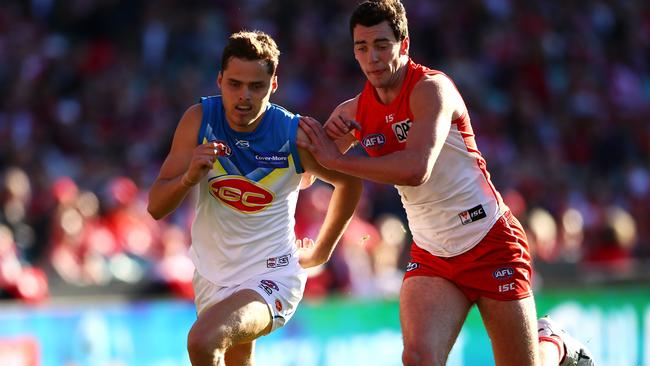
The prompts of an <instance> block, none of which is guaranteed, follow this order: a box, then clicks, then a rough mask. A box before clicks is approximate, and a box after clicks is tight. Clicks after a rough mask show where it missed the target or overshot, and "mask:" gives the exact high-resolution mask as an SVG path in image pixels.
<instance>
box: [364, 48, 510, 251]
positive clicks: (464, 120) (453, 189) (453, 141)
mask: <svg viewBox="0 0 650 366" xmlns="http://www.w3.org/2000/svg"><path fill="white" fill-rule="evenodd" d="M435 74H442V72H440V71H437V70H432V69H428V68H426V67H424V66H422V65H418V64H415V63H414V62H413V61H412V60H409V63H408V70H407V72H406V76H405V78H404V83H403V85H402V89H401V90H400V93H399V95H398V96H397V97H396V98H395V99H394V100H393V101H392V102H391V103H390V104H383V103H382V102H381V101H380V100H379V99H378V98H377V95H376V92H375V89H374V88H373V86H372V85H371V84H370V83H369V82H366V85H365V87H364V89H363V91H362V92H361V94H360V96H359V100H358V104H357V113H356V119H357V121H358V122H359V123H360V124H361V127H362V129H361V131H355V136H356V138H357V139H358V140H359V141H360V143H361V144H362V145H363V147H364V148H365V150H366V152H367V153H368V155H370V156H371V157H376V156H383V155H386V154H390V153H392V152H395V151H400V150H403V149H404V148H405V147H406V144H407V137H408V132H409V129H410V127H411V123H412V121H413V113H412V112H411V109H410V105H409V99H410V95H411V92H412V91H413V87H414V86H415V84H416V83H417V82H418V81H419V80H420V79H421V78H422V77H423V76H425V75H435ZM443 75H444V74H443ZM417 123H428V122H422V121H420V122H417ZM386 174H390V171H387V172H386ZM396 188H397V190H398V192H399V194H400V196H401V199H402V204H403V205H404V209H405V210H406V214H407V217H408V221H409V228H410V229H411V233H412V234H413V241H414V242H415V243H416V244H417V245H418V246H420V247H421V248H423V249H425V250H427V251H429V252H430V253H431V254H433V255H437V256H442V257H451V256H455V255H458V254H461V253H463V252H466V251H468V250H469V249H471V248H472V247H474V246H475V245H476V244H477V243H478V242H479V241H480V240H481V239H482V238H483V237H484V236H485V235H486V234H487V232H488V231H489V230H490V228H491V227H492V225H494V223H495V222H496V220H497V219H498V218H499V217H500V216H501V215H502V214H503V213H504V212H505V211H506V210H507V206H506V205H505V204H504V203H503V200H502V199H501V195H500V194H499V192H497V191H496V189H495V188H494V186H493V184H492V182H491V181H490V174H489V173H488V171H487V169H486V162H485V159H484V158H483V157H482V156H481V153H480V151H479V150H478V148H477V146H476V141H475V139H474V132H473V130H472V126H471V124H470V119H469V115H468V114H467V113H466V112H465V113H464V114H463V115H462V116H461V117H459V118H457V119H455V120H454V121H452V122H451V129H450V131H449V135H448V136H447V138H446V140H445V144H444V146H443V147H442V150H441V152H440V155H439V156H438V159H437V160H436V162H435V165H434V167H433V171H432V173H431V176H430V177H429V179H428V180H427V181H426V182H424V183H423V184H422V185H420V186H417V187H412V186H396Z"/></svg>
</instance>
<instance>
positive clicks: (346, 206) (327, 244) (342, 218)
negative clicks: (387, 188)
mask: <svg viewBox="0 0 650 366" xmlns="http://www.w3.org/2000/svg"><path fill="white" fill-rule="evenodd" d="M306 139H307V137H306V136H305V134H304V132H302V131H301V130H298V138H297V140H298V141H305V140H306ZM298 154H299V155H300V161H301V162H302V166H303V168H304V169H305V171H306V172H307V173H309V174H312V175H314V176H316V177H317V178H319V179H321V180H323V181H325V182H327V183H329V184H331V185H333V186H334V192H333V193H332V198H331V199H330V203H329V206H328V208H327V214H326V216H325V220H324V221H323V224H322V225H321V228H320V231H319V232H318V237H317V238H316V241H315V245H314V248H313V250H310V251H303V252H302V253H301V257H300V265H301V266H302V267H303V268H308V267H313V266H317V265H319V264H323V263H325V262H327V261H328V260H329V258H330V256H331V255H332V252H333V251H334V248H335V246H336V243H337V242H338V241H339V239H341V236H342V235H343V232H344V231H345V229H346V228H347V226H348V224H349V222H350V219H351V218H352V215H353V214H354V210H355V208H356V206H357V202H359V198H361V192H362V190H363V188H362V184H361V180H360V179H358V178H355V177H352V176H349V175H345V174H343V173H340V172H337V171H333V170H329V169H325V168H324V167H322V166H321V165H320V164H318V162H317V161H316V160H315V159H314V157H313V156H312V155H311V154H310V153H309V151H306V150H304V149H302V148H299V149H298Z"/></svg>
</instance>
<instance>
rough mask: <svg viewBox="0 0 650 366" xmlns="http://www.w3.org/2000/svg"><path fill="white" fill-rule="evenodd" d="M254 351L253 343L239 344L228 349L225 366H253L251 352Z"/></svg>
mask: <svg viewBox="0 0 650 366" xmlns="http://www.w3.org/2000/svg"><path fill="white" fill-rule="evenodd" d="M254 349H255V341H252V342H248V343H240V344H238V345H235V346H232V347H230V348H229V349H228V350H227V351H226V356H225V358H226V365H227V366H234V365H236V366H252V365H253V364H254V359H253V350H254Z"/></svg>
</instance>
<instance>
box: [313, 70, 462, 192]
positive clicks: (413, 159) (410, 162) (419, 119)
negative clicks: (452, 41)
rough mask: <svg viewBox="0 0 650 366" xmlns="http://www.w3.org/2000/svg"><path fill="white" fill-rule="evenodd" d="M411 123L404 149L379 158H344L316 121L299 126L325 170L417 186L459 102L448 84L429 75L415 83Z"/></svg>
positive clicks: (428, 171)
mask: <svg viewBox="0 0 650 366" xmlns="http://www.w3.org/2000/svg"><path fill="white" fill-rule="evenodd" d="M410 103H411V105H410V107H411V110H412V111H413V117H414V120H413V124H412V127H411V130H410V132H409V138H408V142H407V145H406V148H405V149H404V150H402V151H397V152H394V153H391V154H388V155H385V156H381V157H373V158H369V157H365V156H346V157H345V158H342V156H341V154H340V153H338V154H337V152H338V150H337V149H336V146H334V147H333V146H332V145H333V144H331V143H329V142H328V141H326V139H325V138H326V137H327V135H326V133H325V131H324V130H323V128H322V127H320V125H319V124H318V122H317V121H315V120H313V119H310V118H303V119H302V120H301V124H300V127H301V129H303V130H304V131H305V133H306V135H307V136H308V137H309V140H310V143H308V144H304V145H303V146H302V147H304V148H306V149H308V150H309V151H310V152H311V153H312V154H313V155H314V157H315V158H316V159H317V160H318V161H319V162H320V163H321V164H322V165H323V166H325V167H327V168H329V169H334V170H337V171H341V172H343V173H346V174H350V175H354V176H357V177H360V178H363V179H368V180H372V181H375V182H380V183H389V184H395V185H406V186H418V185H420V184H422V183H423V182H425V181H426V180H427V179H428V178H429V176H430V175H431V171H432V169H433V166H434V164H435V161H436V159H437V157H438V155H439V154H440V150H441V149H442V146H443V144H444V142H445V139H446V137H447V134H448V133H449V128H450V126H451V120H452V117H453V113H454V111H455V110H456V109H458V106H459V103H462V100H461V99H460V96H459V95H458V92H457V91H456V89H455V88H454V86H453V84H452V83H451V81H450V80H449V79H448V78H446V77H444V76H441V75H440V76H439V75H435V76H431V77H426V78H424V79H422V80H421V81H420V82H418V84H416V86H415V88H414V89H413V92H412V93H411V98H410Z"/></svg>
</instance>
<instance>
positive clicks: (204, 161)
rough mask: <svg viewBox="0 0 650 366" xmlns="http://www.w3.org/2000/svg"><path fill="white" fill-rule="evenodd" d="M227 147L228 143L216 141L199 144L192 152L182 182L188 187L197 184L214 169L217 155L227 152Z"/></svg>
mask: <svg viewBox="0 0 650 366" xmlns="http://www.w3.org/2000/svg"><path fill="white" fill-rule="evenodd" d="M226 149H227V147H226V145H224V144H223V143H221V142H215V141H212V142H206V143H205V144H202V145H199V146H197V147H196V148H195V149H194V152H193V153H192V160H191V161H190V166H189V168H188V169H187V171H186V172H185V174H184V175H183V178H182V179H181V183H183V185H184V186H186V187H192V186H194V185H196V184H197V183H198V182H199V181H200V180H201V179H202V178H203V177H204V176H205V175H206V174H208V171H210V169H212V166H213V165H214V162H215V161H216V160H217V157H219V156H224V155H225V154H226Z"/></svg>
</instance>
